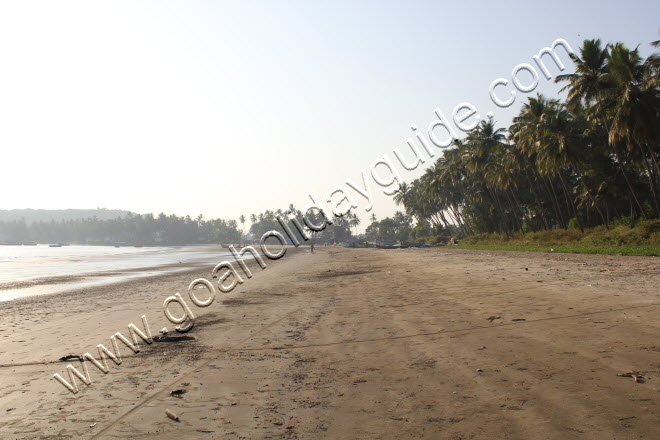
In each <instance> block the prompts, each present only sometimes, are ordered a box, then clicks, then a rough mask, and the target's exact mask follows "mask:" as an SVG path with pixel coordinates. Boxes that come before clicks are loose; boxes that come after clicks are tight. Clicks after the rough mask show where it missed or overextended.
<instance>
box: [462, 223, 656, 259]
mask: <svg viewBox="0 0 660 440" xmlns="http://www.w3.org/2000/svg"><path fill="white" fill-rule="evenodd" d="M456 247H457V248H459V249H485V250H504V251H532V252H566V253H578V254H605V255H618V254H621V255H641V256H660V220H646V221H642V222H639V223H638V224H637V225H636V226H635V227H634V228H631V227H630V226H625V225H621V226H617V227H616V228H612V229H610V230H609V231H608V230H606V229H605V227H604V226H598V227H596V228H591V229H585V231H584V232H580V231H579V230H577V229H568V230H563V229H561V230H555V231H539V232H530V233H527V234H524V235H523V234H522V233H514V234H509V235H508V236H507V235H500V234H479V235H474V236H470V237H466V238H464V239H462V240H461V242H460V244H459V245H457V246H456Z"/></svg>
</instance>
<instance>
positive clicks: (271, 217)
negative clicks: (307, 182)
mask: <svg viewBox="0 0 660 440" xmlns="http://www.w3.org/2000/svg"><path fill="white" fill-rule="evenodd" d="M329 215H332V214H329ZM277 217H280V218H282V219H283V220H284V221H286V222H288V221H289V218H290V217H295V218H297V219H298V221H300V222H301V224H302V218H303V213H302V212H301V211H300V210H298V209H296V207H295V206H294V205H293V204H291V205H289V207H288V208H287V209H285V210H282V209H277V210H275V211H271V210H266V211H264V212H262V213H260V214H252V215H250V222H252V225H250V231H249V232H250V236H249V237H248V238H250V240H252V241H259V239H260V238H261V236H262V235H263V234H265V233H266V232H268V231H273V230H275V231H281V230H282V227H281V226H280V224H279V223H278V221H277ZM305 217H306V218H307V220H308V221H310V222H311V223H312V224H315V225H322V224H323V223H324V221H323V217H322V214H321V212H320V211H318V210H310V211H309V212H308V213H307V214H306V216H305ZM332 223H333V224H332V225H330V226H328V227H326V228H325V229H323V230H322V231H320V232H313V231H310V230H307V233H308V234H310V235H311V236H313V238H314V239H315V240H318V241H320V242H328V243H340V242H345V241H351V239H352V238H353V232H352V228H357V227H358V226H359V225H360V219H359V218H358V216H357V215H355V214H353V213H351V212H349V213H348V214H346V215H345V216H343V217H333V218H332ZM290 228H291V229H292V232H293V233H294V234H295V235H296V236H297V237H298V239H299V240H300V241H302V239H301V238H300V234H299V233H297V232H296V230H295V228H294V227H293V226H290Z"/></svg>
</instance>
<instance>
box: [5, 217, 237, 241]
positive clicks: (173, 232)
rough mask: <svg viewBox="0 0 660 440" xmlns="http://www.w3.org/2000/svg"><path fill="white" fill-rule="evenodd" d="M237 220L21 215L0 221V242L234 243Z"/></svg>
mask: <svg viewBox="0 0 660 440" xmlns="http://www.w3.org/2000/svg"><path fill="white" fill-rule="evenodd" d="M237 226H238V224H237V222H236V220H222V219H213V220H204V218H203V217H202V216H201V215H199V216H198V217H197V218H196V219H192V218H190V216H186V217H177V216H176V215H174V214H172V215H169V216H167V215H165V214H164V213H160V214H159V215H158V217H154V215H153V214H145V215H140V214H133V213H130V212H129V213H128V214H126V216H125V217H118V218H115V219H110V220H100V219H98V218H97V217H92V218H84V219H75V220H61V221H54V220H51V221H49V222H46V221H37V222H32V223H26V222H25V220H24V219H21V220H13V221H6V222H0V242H3V241H9V242H18V243H28V242H36V243H75V244H95V245H111V244H116V243H126V244H131V245H184V244H197V243H237V242H238V241H240V236H241V233H240V231H239V230H238V228H237Z"/></svg>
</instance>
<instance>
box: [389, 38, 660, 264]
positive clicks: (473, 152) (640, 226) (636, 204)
mask: <svg viewBox="0 0 660 440" xmlns="http://www.w3.org/2000/svg"><path fill="white" fill-rule="evenodd" d="M652 44H653V46H654V47H656V48H657V47H660V41H656V42H654V43H652ZM571 58H572V60H573V62H574V65H575V73H572V74H567V75H559V76H558V77H557V78H556V81H557V82H559V83H565V84H566V86H565V87H564V88H563V89H562V90H565V91H567V92H568V94H567V100H566V102H560V101H559V100H557V99H551V98H547V97H545V96H542V95H536V96H535V97H530V98H528V101H527V102H526V103H525V104H524V105H523V106H522V108H521V110H520V113H519V114H518V116H517V117H515V118H514V120H513V124H512V125H511V126H510V127H509V128H508V130H505V129H503V128H498V127H496V124H495V122H494V121H492V120H489V121H483V122H482V123H481V124H480V125H479V126H478V127H477V128H475V129H474V130H473V131H471V132H470V133H469V134H468V136H467V137H466V138H465V139H462V140H456V141H455V142H454V144H453V148H450V149H447V150H445V151H444V155H443V157H441V158H440V159H438V160H437V161H436V163H435V164H434V165H433V166H432V167H431V168H429V169H428V170H426V173H425V174H424V175H423V176H422V177H420V178H419V179H416V180H414V181H413V182H411V183H410V184H406V183H404V184H402V185H401V186H400V188H399V190H398V192H397V193H396V194H395V198H394V199H395V202H396V203H397V204H399V205H403V206H404V207H405V211H406V213H407V214H408V215H409V216H413V217H414V218H415V219H416V220H417V224H418V227H419V225H428V226H429V228H430V229H431V230H432V233H431V234H429V235H433V236H439V237H442V236H443V235H444V236H446V235H447V234H451V236H454V237H461V238H463V241H462V246H463V247H468V246H479V247H480V248H483V247H484V246H493V248H495V247H496V248H498V249H504V248H507V249H514V248H515V249H523V248H524V249H526V250H532V249H533V250H549V246H550V247H555V250H556V251H571V252H596V253H623V254H635V255H656V254H657V253H658V251H657V246H658V236H657V232H654V233H652V234H650V233H649V234H647V232H648V230H649V228H650V229H653V228H655V227H656V226H653V225H657V223H653V222H651V223H648V222H647V221H646V220H647V219H653V218H656V219H657V218H660V165H659V163H660V88H659V85H660V75H659V73H660V55H657V54H656V55H652V56H650V57H648V58H647V59H643V58H642V57H641V56H640V54H639V52H638V49H635V50H630V49H629V48H627V47H626V46H624V45H623V44H622V43H616V44H608V45H605V46H603V45H602V44H601V41H600V40H586V41H584V44H583V46H582V48H581V49H580V51H579V56H577V55H571ZM630 225H634V226H635V227H634V228H632V229H631V228H630ZM557 229H558V230H557Z"/></svg>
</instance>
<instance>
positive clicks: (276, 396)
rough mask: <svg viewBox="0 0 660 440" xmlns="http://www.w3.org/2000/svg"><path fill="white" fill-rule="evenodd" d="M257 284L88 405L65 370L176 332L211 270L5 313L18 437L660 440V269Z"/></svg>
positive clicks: (408, 268)
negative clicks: (193, 284)
mask: <svg viewBox="0 0 660 440" xmlns="http://www.w3.org/2000/svg"><path fill="white" fill-rule="evenodd" d="M251 266H252V267H253V272H254V276H253V278H251V279H246V281H245V283H244V284H243V285H242V286H240V287H239V288H238V289H236V290H234V291H233V292H231V294H228V295H220V294H218V296H217V298H216V301H215V302H214V303H213V304H212V305H211V306H209V307H207V308H204V309H201V308H194V312H195V313H196V314H197V318H198V319H197V323H196V325H195V328H194V329H193V330H192V331H191V332H189V333H187V334H186V335H184V337H183V338H180V339H179V340H177V341H175V342H154V343H153V344H152V345H146V344H144V343H141V345H140V346H141V347H142V351H141V352H140V353H138V354H135V355H133V354H131V356H128V353H129V351H128V350H127V349H126V348H125V347H122V348H120V350H122V353H124V354H125V355H124V356H123V359H124V361H123V363H122V364H121V365H119V366H117V365H115V364H113V363H112V362H108V365H109V368H110V373H109V374H107V375H102V374H101V373H100V372H99V371H98V370H97V369H96V368H95V367H94V366H92V365H91V364H89V363H87V364H88V365H89V373H90V375H91V377H92V380H93V382H92V384H91V385H90V386H85V385H82V384H80V383H79V387H80V392H79V393H78V394H75V395H74V394H71V393H69V392H68V391H66V389H65V388H64V387H63V386H62V385H60V384H59V382H56V381H55V380H53V379H52V376H53V374H54V373H60V374H63V375H65V377H67V376H66V374H65V371H66V370H65V367H66V363H64V362H58V361H57V359H58V358H59V357H60V356H63V355H66V354H70V353H82V352H85V351H89V352H91V353H92V354H96V348H95V347H96V345H97V344H99V343H103V344H104V345H106V346H108V347H110V342H109V336H110V335H111V334H113V333H114V332H116V331H121V332H122V333H125V334H126V326H127V324H128V323H130V322H133V323H135V324H136V325H137V326H138V327H139V328H141V322H140V316H141V315H142V314H146V315H147V318H148V320H149V324H150V328H151V331H152V333H153V334H154V335H156V334H157V332H158V330H159V329H161V328H162V327H163V326H168V328H170V329H171V328H172V325H171V324H170V323H168V322H167V321H166V320H165V318H164V316H163V313H162V303H163V300H164V298H165V297H167V296H170V295H172V294H173V293H175V292H181V293H182V294H185V292H186V289H187V286H188V284H189V283H190V281H192V280H193V279H194V278H197V277H207V278H208V277H210V272H211V271H210V269H211V268H210V267H209V268H208V270H196V271H192V272H189V273H179V274H174V275H168V276H163V277H157V278H149V279H142V280H136V281H129V282H126V283H122V284H116V285H111V286H104V287H95V288H93V289H88V290H86V291H84V292H82V293H81V292H72V293H67V294H57V295H50V296H42V297H36V298H31V299H25V300H18V301H11V302H7V303H1V304H0V312H1V313H2V316H3V325H2V326H1V327H0V344H1V345H0V364H2V366H1V367H0V383H1V384H2V387H1V389H0V416H1V418H0V438H3V439H5V438H7V439H12V438H90V437H94V436H98V437H99V438H200V439H211V438H229V439H231V438H314V439H316V438H434V439H435V438H440V439H462V440H465V439H525V440H527V439H657V438H660V405H659V404H660V338H659V335H660V319H659V318H660V309H659V308H658V306H659V305H660V289H659V287H660V260H659V259H657V258H646V257H612V256H584V255H566V254H538V253H507V252H492V251H462V250H455V249H407V250H391V251H385V250H377V249H335V248H323V247H320V248H318V252H317V253H316V254H314V255H310V254H309V253H308V252H302V251H299V252H297V253H294V252H289V253H288V254H287V255H286V256H285V257H284V258H283V259H282V260H280V261H278V262H277V263H275V264H272V263H269V266H268V268H267V269H266V270H264V271H261V270H260V269H258V268H257V267H256V266H255V265H254V264H252V265H251ZM526 269H527V270H526ZM489 318H490V319H489ZM170 335H172V333H170ZM174 336H175V337H177V336H178V335H176V334H174ZM73 364H74V365H76V366H80V363H79V362H73ZM631 370H637V371H640V372H641V373H642V374H643V376H644V378H643V382H641V381H640V382H635V381H634V380H633V379H632V378H629V377H619V376H617V374H618V373H623V372H628V371H631ZM178 389H181V390H185V391H186V392H185V394H183V395H182V396H181V398H176V397H173V396H170V392H171V391H173V390H178ZM166 409H169V410H170V411H171V412H172V413H174V414H176V415H177V416H178V417H179V419H180V421H179V422H176V421H173V420H170V419H169V418H167V416H166V414H165V410H166Z"/></svg>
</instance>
